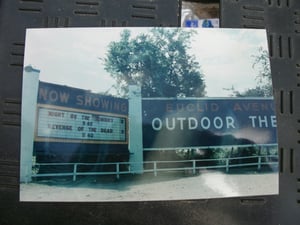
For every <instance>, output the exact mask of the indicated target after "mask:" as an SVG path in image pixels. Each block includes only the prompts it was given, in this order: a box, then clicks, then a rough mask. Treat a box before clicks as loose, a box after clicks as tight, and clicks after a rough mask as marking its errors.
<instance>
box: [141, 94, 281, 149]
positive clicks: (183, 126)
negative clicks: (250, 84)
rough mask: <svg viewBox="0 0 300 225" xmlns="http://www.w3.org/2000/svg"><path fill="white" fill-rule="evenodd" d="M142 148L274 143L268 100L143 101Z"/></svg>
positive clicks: (272, 115)
mask: <svg viewBox="0 0 300 225" xmlns="http://www.w3.org/2000/svg"><path fill="white" fill-rule="evenodd" d="M142 103H143V110H142V113H143V134H144V135H143V145H144V148H145V149H148V150H151V149H159V148H177V147H211V146H228V145H271V144H276V143H277V140H276V117H275V112H274V102H273V99H271V98H198V99H196V98H190V99H189V98H187V99H143V102H142Z"/></svg>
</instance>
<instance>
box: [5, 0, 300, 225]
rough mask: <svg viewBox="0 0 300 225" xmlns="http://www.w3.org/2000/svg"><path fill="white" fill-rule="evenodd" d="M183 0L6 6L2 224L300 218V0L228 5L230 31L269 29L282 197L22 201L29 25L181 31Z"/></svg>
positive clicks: (225, 1)
mask: <svg viewBox="0 0 300 225" xmlns="http://www.w3.org/2000/svg"><path fill="white" fill-rule="evenodd" d="M178 5H179V3H178V2H177V1H176V0H23V1H22V0H0V49H1V51H0V137H1V141H0V224H1V225H6V224H9V225H13V224H22V225H27V224H45V225H46V224H72V225H74V224H98V225H104V224H105V225H109V224H122V225H126V224H130V225H134V224H146V225H147V224H151V225H153V224H156V225H159V224H173V225H177V224H178V225H179V224H180V225H181V224H185V225H188V224H193V225H194V224H208V225H210V224H211V225H215V224H220V225H240V224H241V225H248V224H249V225H250V224H251V225H252V224H253V225H259V224H264V225H266V224H267V225H270V224H281V225H286V224H291V225H296V224H297V223H298V222H299V219H300V218H299V215H300V174H299V171H300V169H299V164H300V159H299V155H300V154H299V151H300V150H299V146H300V107H299V104H298V101H299V100H298V99H299V98H300V96H299V95H300V92H299V90H300V49H299V45H300V40H299V39H300V1H298V0H221V19H222V21H221V25H222V26H223V27H244V28H267V30H268V39H269V45H270V54H271V66H272V70H273V82H274V87H275V96H276V103H277V115H278V127H279V151H280V195H279V196H261V197H255V198H231V199H212V200H200V201H196V200H195V201H167V202H137V203H20V202H19V185H18V183H19V182H18V180H19V154H20V148H19V147H20V119H21V86H22V66H23V65H22V63H23V55H24V41H25V28H26V27H28V28H29V27H90V26H177V25H178V24H179V13H180V11H179V7H178Z"/></svg>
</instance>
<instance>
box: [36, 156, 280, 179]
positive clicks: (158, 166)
mask: <svg viewBox="0 0 300 225" xmlns="http://www.w3.org/2000/svg"><path fill="white" fill-rule="evenodd" d="M249 160H250V161H251V162H245V163H243V162H242V161H249ZM210 162H217V163H216V164H217V165H203V164H205V163H206V164H208V163H210ZM142 163H143V165H144V169H143V170H142V171H133V170H131V168H130V163H129V162H114V163H36V164H35V165H34V169H33V171H35V172H33V173H32V177H61V176H72V177H73V181H76V179H77V176H83V175H84V176H88V175H114V176H116V178H117V179H120V175H123V174H140V173H153V174H154V176H157V175H158V173H159V172H166V171H170V172H171V171H186V172H188V173H190V174H193V175H195V174H197V172H198V171H199V170H201V169H225V171H226V173H228V172H229V170H230V168H237V167H255V168H256V169H257V170H258V171H259V170H261V169H262V167H263V166H266V165H268V166H271V165H275V166H277V165H278V155H264V156H247V157H232V158H222V159H201V160H196V159H193V160H180V161H145V162H142ZM43 167H47V168H48V170H50V171H51V169H49V168H56V170H57V167H68V171H67V172H66V171H64V172H57V171H55V172H52V173H51V172H50V173H49V172H46V173H42V172H41V173H39V172H40V171H41V169H42V168H43ZM87 167H94V168H98V169H97V170H99V168H100V169H102V170H104V168H105V167H109V171H97V170H95V171H85V169H86V168H87ZM65 170H66V169H65Z"/></svg>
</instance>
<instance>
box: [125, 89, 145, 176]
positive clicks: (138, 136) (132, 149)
mask: <svg viewBox="0 0 300 225" xmlns="http://www.w3.org/2000/svg"><path fill="white" fill-rule="evenodd" d="M128 103H129V110H128V116H129V153H130V157H129V163H130V171H131V173H133V174H142V173H143V130H142V96H141V87H139V86H136V85H130V86H129V101H128Z"/></svg>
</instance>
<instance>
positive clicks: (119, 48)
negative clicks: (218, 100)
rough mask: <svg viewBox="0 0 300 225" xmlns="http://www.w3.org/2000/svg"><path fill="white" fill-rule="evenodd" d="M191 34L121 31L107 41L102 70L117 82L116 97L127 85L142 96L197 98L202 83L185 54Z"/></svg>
mask: <svg viewBox="0 0 300 225" xmlns="http://www.w3.org/2000/svg"><path fill="white" fill-rule="evenodd" d="M193 34H194V31H192V30H190V31H184V30H182V29H179V28H171V29H166V28H152V29H151V30H150V31H149V32H147V33H144V34H140V35H138V36H136V37H132V35H131V32H130V30H128V29H125V30H124V31H123V32H122V33H121V36H120V40H119V41H114V42H111V43H110V44H109V46H108V51H107V54H106V56H105V58H104V63H105V70H106V71H107V72H109V73H110V74H111V76H112V77H113V78H115V79H116V81H117V87H116V88H117V89H118V91H119V94H120V95H126V93H127V92H128V85H132V84H134V85H139V86H141V88H142V96H143V97H201V96H204V95H205V83H204V80H203V74H202V73H201V70H200V65H199V63H198V62H197V61H196V60H195V56H193V55H190V54H189V53H188V49H189V48H190V45H189V43H190V39H191V37H192V35H193Z"/></svg>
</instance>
